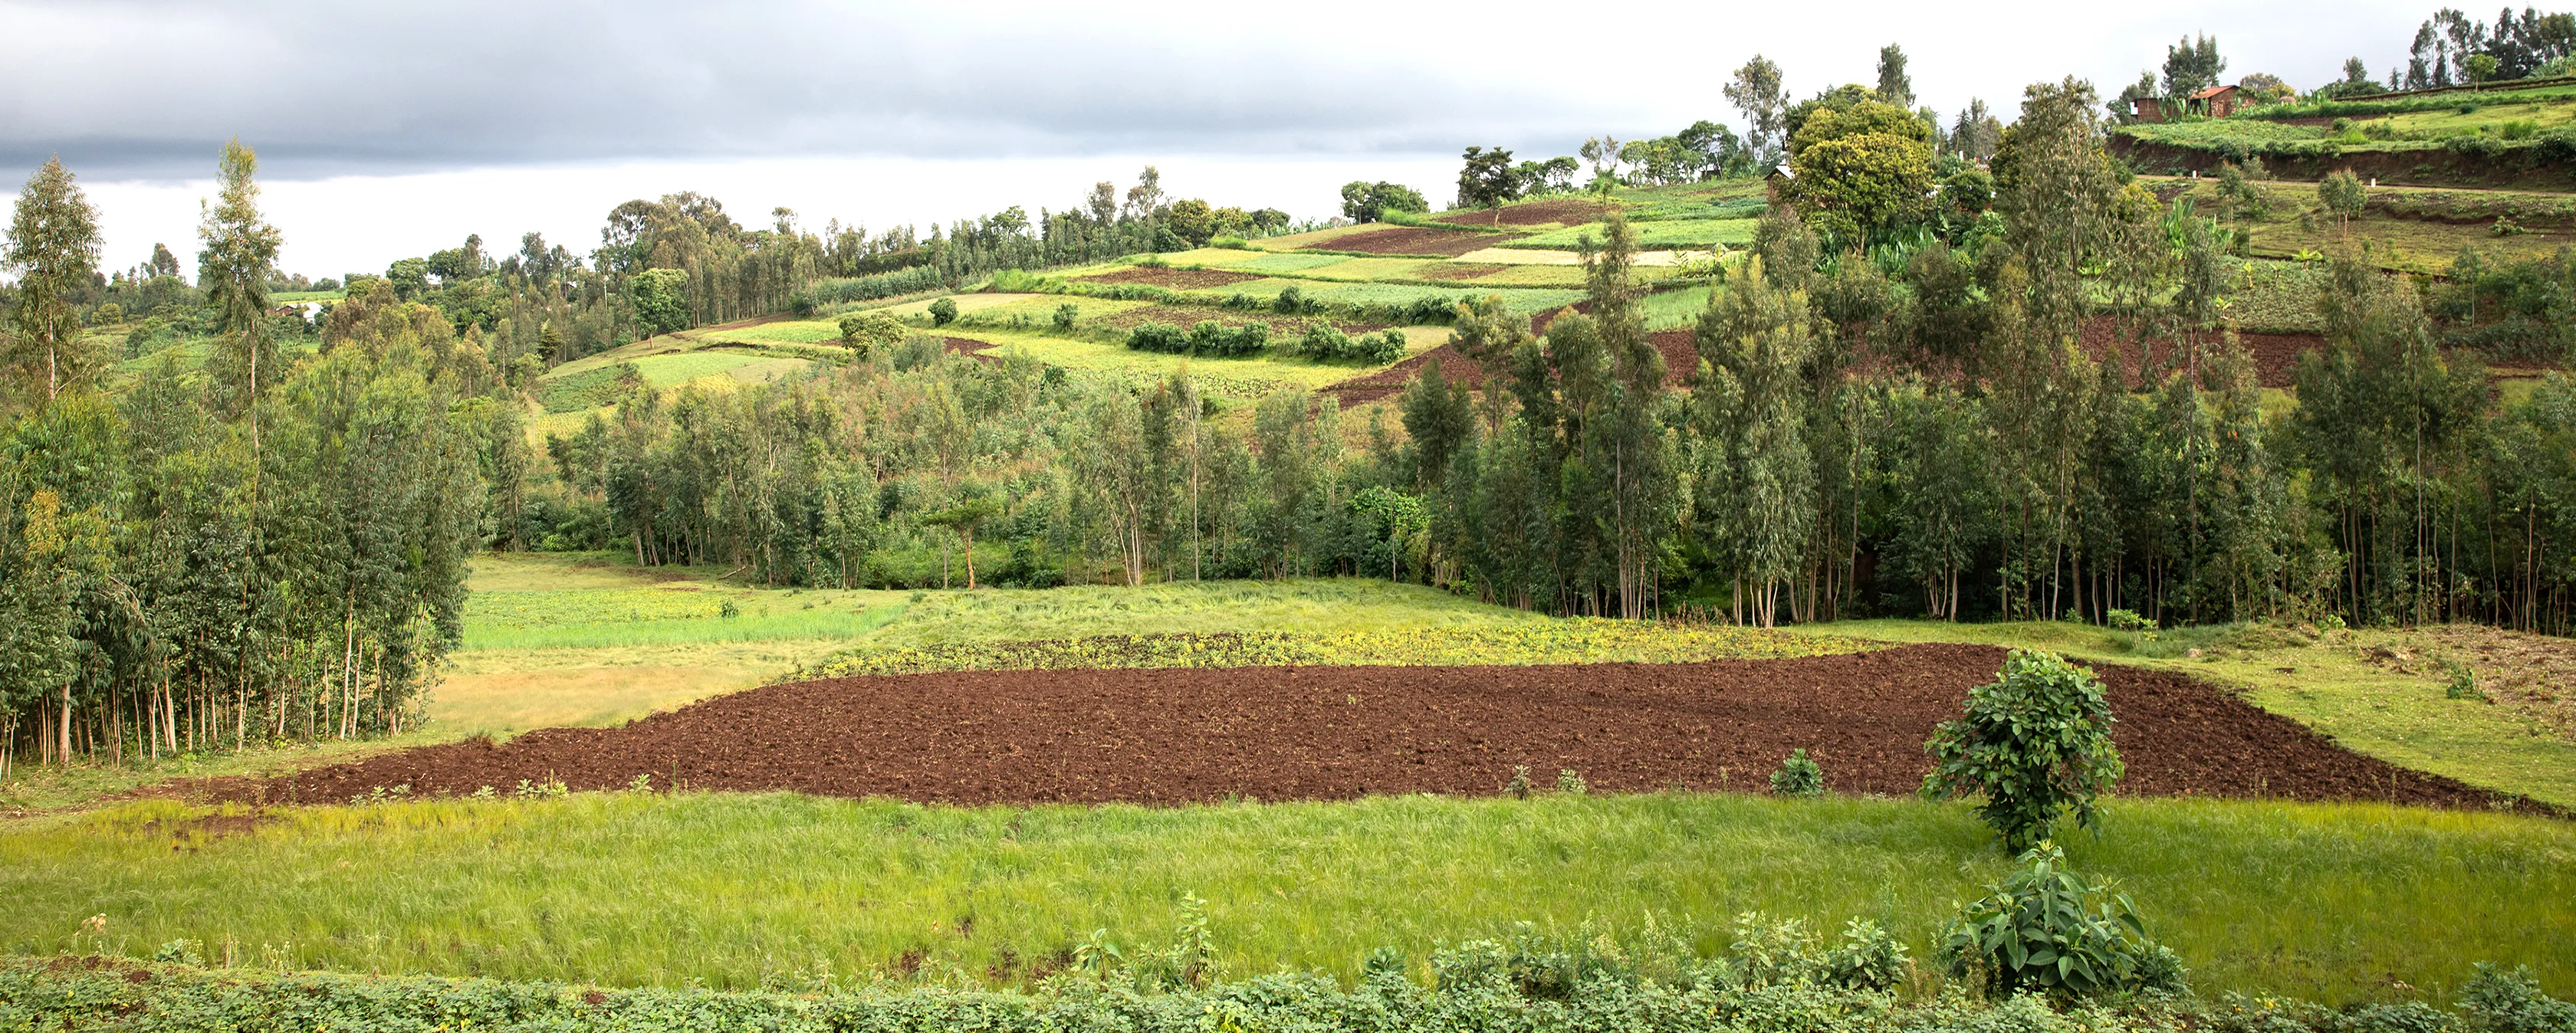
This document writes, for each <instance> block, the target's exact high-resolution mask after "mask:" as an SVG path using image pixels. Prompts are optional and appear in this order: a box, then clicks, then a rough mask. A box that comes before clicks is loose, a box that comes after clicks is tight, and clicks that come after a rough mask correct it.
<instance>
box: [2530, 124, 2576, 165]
mask: <svg viewBox="0 0 2576 1033" xmlns="http://www.w3.org/2000/svg"><path fill="white" fill-rule="evenodd" d="M2531 156H2532V157H2533V158H2535V159H2538V160H2540V161H2544V162H2548V163H2550V164H2553V165H2564V164H2567V163H2570V162H2576V129H2552V130H2550V131H2548V132H2546V133H2542V134H2540V137H2539V139H2538V140H2536V141H2534V142H2533V143H2532V145H2531Z"/></svg>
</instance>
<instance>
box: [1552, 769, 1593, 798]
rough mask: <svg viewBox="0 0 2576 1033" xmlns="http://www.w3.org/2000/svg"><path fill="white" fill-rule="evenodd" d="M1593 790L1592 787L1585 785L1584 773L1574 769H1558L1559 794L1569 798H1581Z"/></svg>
mask: <svg viewBox="0 0 2576 1033" xmlns="http://www.w3.org/2000/svg"><path fill="white" fill-rule="evenodd" d="M1591 790H1592V787H1591V786H1588V785H1585V784H1584V782H1583V775H1582V773H1580V772H1577V771H1575V770H1574V769H1573V768H1559V769H1557V772H1556V791H1557V792H1560V793H1564V794H1565V795H1567V796H1581V795H1583V794H1585V793H1587V792H1590V791H1591Z"/></svg>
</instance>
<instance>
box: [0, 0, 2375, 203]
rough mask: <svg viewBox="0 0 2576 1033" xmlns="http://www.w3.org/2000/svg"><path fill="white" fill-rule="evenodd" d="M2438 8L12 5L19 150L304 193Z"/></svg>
mask: <svg viewBox="0 0 2576 1033" xmlns="http://www.w3.org/2000/svg"><path fill="white" fill-rule="evenodd" d="M2425 2H2426V0H2351V2H2350V3H2348V4H2347V5H2345V8H2343V9H2340V10H2339V15H2338V17H2337V18H2335V19H2332V20H2330V21H2328V22H2326V23H2319V22H2317V20H2316V19H2315V18H2313V17H2312V16H2311V15H2310V14H2309V13H2308V12H2305V11H2303V10H2301V9H2299V8H2297V7H2296V5H2288V6H2283V5H2271V6H2268V7H2267V6H2265V5H2247V4H2244V3H2242V2H2241V0H2174V2H2173V3H2168V4H2160V5H2152V6H2147V7H2141V6H2138V5H2090V6H2081V7H2074V8H2070V7H2068V6H2066V5H2064V4H2062V3H2060V2H2058V0H1993V2H1992V3H1989V4H1986V5H1982V6H1980V7H1979V8H1978V10H1977V11H1976V16H1974V17H1962V16H1961V11H1960V9H1958V8H1956V7H1955V5H1926V4H1919V3H1907V2H1901V0H1854V2H1853V4H1851V5H1849V6H1848V9H1837V11H1836V13H1835V15H1834V16H1833V17H1830V18H1825V19H1819V18H1818V17H1817V15H1816V12H1815V10H1814V9H1812V8H1811V7H1806V6H1801V5H1777V4H1773V5H1749V4H1712V3H1708V2H1706V0H1631V2H1630V3H1627V4H1623V5H1620V6H1619V7H1618V8H1617V9H1616V10H1615V11H1603V10H1595V9H1585V8H1581V7H1580V5H1577V6H1575V7H1568V6H1567V5H1565V4H1563V3H1561V2H1550V3H1545V4H1538V3H1524V2H1521V0H1484V2H1482V3H1479V4H1476V5H1473V6H1469V5H1460V4H1454V3H1407V2H1406V0H1305V2H1302V3H1299V4H1295V5H1287V6H1281V5H1275V4H1271V5H1253V4H1212V3H1205V2H1196V3H1188V2H1180V0H1121V2H1118V3H1098V4H1088V5H1084V4H1068V3H1064V2H1062V0H1048V2H1042V3H1041V2H1028V3H1023V2H1020V0H1008V2H1004V0H983V2H978V3H973V4H942V3H933V2H921V0H911V2H903V3H887V2H872V3H826V2H820V0H769V2H738V3H680V2H672V0H625V2H603V0H567V2H547V0H504V2H496V0H442V2H433V3H404V4H371V3H347V2H345V0H343V2H337V3H319V2H312V0H239V2H231V3H177V2H168V0H80V2H65V0H0V161H6V162H9V163H11V164H14V165H16V166H19V167H25V166H28V165H31V164H33V163H35V162H39V161H42V160H43V158H44V157H45V156H46V155H48V154H55V153H59V154H61V155H62V156H63V158H64V159H65V160H66V161H68V162H71V163H72V164H73V165H74V167H75V168H77V169H79V170H81V171H82V172H83V174H84V175H88V176H93V177H103V178H110V179H151V178H160V177H176V176H200V177H201V176H203V175H205V173H206V170H207V169H208V167H209V161H210V158H211V156H212V155H213V153H214V151H215V148H216V147H217V146H219V145H220V144H221V142H222V141H223V140H224V139H225V138H227V137H231V136H239V137H241V138H242V139H243V140H245V141H247V142H249V143H251V144H252V145H253V146H255V147H257V148H258V149H259V151H260V153H261V156H262V158H263V168H264V171H266V172H268V173H269V174H271V175H277V176H285V177H289V178H311V177H321V176H329V175H335V174H371V173H401V172H414V171H438V170H444V169H454V168H459V167H470V166H520V165H535V164H574V163H582V162H594V161H603V160H634V159H645V160H710V161H724V160H759V159H767V158H778V157H846V158H863V157H884V156H900V157H907V158H961V159H977V158H985V159H989V158H1014V157H1030V156H1080V155H1098V154H1113V153H1128V154H1140V153H1146V154H1150V153H1165V154H1169V153H1197V154H1247V155H1248V154H1261V155H1283V156H1284V155H1319V156H1321V155H1343V156H1365V155H1384V154H1394V153H1410V154H1416V155H1423V154H1432V153H1447V154H1455V153H1457V149H1458V148H1459V147H1460V146H1462V145H1464V144H1468V143H1483V144H1500V145H1503V146H1509V147H1519V148H1524V149H1527V150H1530V151H1539V152H1543V153H1567V152H1570V151H1571V150H1573V148H1574V144H1575V143H1577V142H1579V141H1580V140H1582V139H1583V138H1584V137H1585V136H1588V135H1592V134H1595V133H1601V132H1611V133H1616V134H1617V135H1619V136H1620V137H1622V138H1633V137H1636V136H1638V135H1640V134H1644V135H1654V134H1661V133H1670V132H1673V131H1675V130H1677V129H1679V128H1681V127H1682V126H1685V125H1688V124H1689V123H1690V122H1691V121H1692V120H1695V119H1701V118H1717V119H1732V118H1733V115H1734V113H1733V112H1732V111H1731V110H1730V109H1729V108H1728V107H1727V106H1726V104H1725V102H1724V99H1723V98H1722V97H1721V96H1720V95H1719V89H1718V88H1719V85H1720V84H1721V83H1722V82H1723V81H1724V79H1725V77H1726V74H1727V70H1728V69H1731V68H1733V67H1735V66H1736V65H1738V64H1740V63H1741V62H1742V61H1743V60H1744V59H1745V58H1747V57H1750V56H1751V55H1752V54H1753V53H1755V52H1757V51H1759V52H1762V53H1765V54H1767V55H1768V56H1770V57H1771V58H1773V59H1775V60H1777V61H1778V62H1779V63H1780V64H1781V65H1782V66H1783V67H1784V68H1785V69H1786V70H1787V73H1788V81H1789V86H1790V89H1791V91H1792V93H1794V94H1797V95H1805V94H1807V93H1811V92H1814V91H1816V90H1818V89H1822V88H1826V87H1829V86H1832V85H1833V84H1835V83H1840V82H1858V81H1870V80H1871V77H1872V76H1873V75H1874V72H1873V71H1872V64H1873V62H1874V60H1875V58H1876V55H1877V52H1878V47H1879V46H1880V45H1881V44H1882V43H1885V42H1890V41H1893V42H1899V43H1902V44H1903V45H1904V46H1905V48H1906V50H1907V52H1908V53H1909V54H1910V55H1912V58H1913V62H1912V71H1913V75H1914V82H1915V86H1916V89H1917V92H1918V93H1919V94H1920V95H1921V96H1922V97H1923V98H1924V100H1925V101H1926V102H1927V103H1930V104H1933V105H1935V106H1936V107H1938V108H1940V109H1941V110H1943V111H1955V110H1957V109H1958V108H1959V107H1961V106H1963V105H1965V104H1966V103H1967V101H1968V100H1969V98H1970V97H1972V96H1973V97H1982V98H1984V99H1985V100H1987V101H1988V102H1989V103H1990V104H1992V105H1993V107H1995V108H1996V109H1997V110H1999V111H2001V112H2004V113H2006V114H2007V115H2009V113H2010V112H2011V111H2012V110H2013V108H2014V107H2015V106H2016V105H2017V101H2018V98H2019V97H2020V95H2021V92H2022V88H2023V87H2024V86H2025V85H2027V84H2029V83H2031V82H2034V81H2040V80H2052V81H2053V80H2055V79H2057V78H2058V77H2060V76H2063V75H2067V74H2070V73H2071V74H2074V75H2078V76H2083V77H2088V78H2090V79H2092V81H2094V82H2095V83H2096V84H2098V85H2100V86H2101V88H2102V89H2103V90H2104V91H2105V92H2116V91H2117V90H2118V89H2119V87H2120V85H2121V84H2123V83H2127V82H2130V81H2133V80H2134V79H2135V78H2136V76H2137V74H2138V69H2140V68H2142V67H2151V66H2153V65H2155V64H2157V63H2158V62H2160V61H2161V60H2162V57H2163V53H2164V46H2165V45H2166V44H2167V43H2169V42H2171V41H2172V40H2173V39H2174V38H2175V37H2176V36H2177V35H2181V34H2183V33H2186V32H2189V31H2195V30H2204V29H2205V30H2208V31H2211V32H2213V33H2216V34H2217V35H2219V37H2220V38H2221V40H2222V43H2223V44H2224V45H2225V47H2226V50H2227V52H2228V53H2229V55H2230V56H2231V58H2232V59H2233V63H2232V64H2231V66H2230V73H2229V74H2230V75H2231V76H2232V75H2239V74H2243V73H2245V72H2250V71H2266V72H2272V73H2276V74H2280V75H2282V76H2284V77H2285V78H2288V79H2289V80H2290V81H2291V82H2292V83H2293V84H2296V85H2313V84H2315V83H2319V82H2324V81H2328V80H2330V79H2333V78H2336V77H2338V76H2339V74H2340V71H2339V70H2340V68H2341V62H2342V60H2343V58H2344V57H2345V56H2347V55H2352V54H2363V55H2367V56H2368V57H2369V60H2370V63H2371V67H2372V68H2373V69H2374V70H2379V71H2384V70H2385V67H2386V63H2387V61H2388V60H2389V59H2390V57H2391V56H2392V55H2400V54H2402V52H2403V47H2404V45H2405V42H2406V40H2407V39H2408V38H2410V34H2411V33H2412V31H2413V25H2414V24H2415V22H2416V21H2417V20H2419V19H2420V18H2421V17H2422V13H2421V12H2419V10H2418V5H2419V4H2423V3H2425Z"/></svg>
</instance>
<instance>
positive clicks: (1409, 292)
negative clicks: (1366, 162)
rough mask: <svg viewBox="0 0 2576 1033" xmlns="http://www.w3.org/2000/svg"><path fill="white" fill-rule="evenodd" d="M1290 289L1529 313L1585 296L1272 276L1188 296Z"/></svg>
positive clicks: (1259, 294)
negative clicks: (1486, 298)
mask: <svg viewBox="0 0 2576 1033" xmlns="http://www.w3.org/2000/svg"><path fill="white" fill-rule="evenodd" d="M1290 287H1295V288H1297V292H1298V293H1299V294H1301V295H1304V296H1305V297H1307V298H1309V299H1312V300H1314V301H1318V302H1321V303H1324V304H1327V305H1409V304H1412V303H1413V302H1414V301H1415V300H1416V299H1420V298H1424V297H1441V298H1447V299H1450V300H1453V301H1454V300H1457V299H1459V298H1463V297H1465V296H1467V295H1468V294H1469V293H1471V292H1472V293H1478V294H1493V295H1497V296H1500V297H1501V298H1502V299H1503V304H1504V307H1505V308H1507V309H1509V310H1510V311H1514V312H1522V313H1530V314H1536V313H1540V312H1545V311H1548V310H1550V309H1555V308H1563V307H1564V306H1567V305H1571V304H1573V303H1575V302H1578V301H1581V300H1583V296H1584V295H1583V292H1582V291H1581V290H1577V289H1574V288H1570V287H1568V288H1547V287H1498V288H1489V289H1472V288H1467V287H1446V286H1442V287H1428V286H1417V285H1413V284H1399V283H1371V282H1356V283H1331V282H1324V281H1318V280H1309V279H1291V278H1287V277H1281V276H1270V277H1265V278H1262V279H1259V280H1248V281H1245V282H1243V283H1238V284H1232V285H1230V286H1225V287H1210V288H1206V289H1204V290H1197V291H1192V292H1189V293H1191V294H1192V295H1194V296H1197V297H1203V298H1207V299H1209V300H1211V301H1214V300H1220V299H1223V298H1225V297H1226V296H1227V295H1231V294H1249V295H1251V296H1253V297H1256V298H1266V297H1272V296H1275V295H1277V294H1278V293H1279V292H1280V291H1282V290H1285V289H1287V288H1290Z"/></svg>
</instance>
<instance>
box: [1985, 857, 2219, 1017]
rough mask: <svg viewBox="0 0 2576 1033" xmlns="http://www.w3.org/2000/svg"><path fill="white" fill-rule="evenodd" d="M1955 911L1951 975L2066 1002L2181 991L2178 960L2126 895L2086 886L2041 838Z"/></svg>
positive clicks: (1992, 989)
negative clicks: (2143, 921) (2010, 868)
mask: <svg viewBox="0 0 2576 1033" xmlns="http://www.w3.org/2000/svg"><path fill="white" fill-rule="evenodd" d="M1986 889H1987V890H1988V894H1987V895H1986V896H1985V897H1983V898H1981V899H1979V900H1977V901H1975V902H1974V903H1971V904H1969V905H1967V906H1966V907H1965V908H1964V909H1962V910H1961V912H1960V915H1959V920H1958V921H1957V922H1955V923H1953V924H1952V925H1951V926H1950V928H1949V930H1948V931H1947V932H1946V933H1945V934H1944V935H1943V936H1942V940H1941V950H1942V953H1943V955H1944V956H1946V957H1947V958H1948V959H1949V961H1950V971H1951V974H1952V975H1954V976H1959V977H1963V978H1970V979H1977V980H1981V981H1983V982H1984V983H1985V985H1986V988H1987V989H1988V990H1989V991H1990V992H1994V993H1999V994H2011V993H2021V992H2030V993H2038V994H2045V995H2047V996H2049V997H2050V998H2053V999H2056V1000H2059V1001H2065V1000H2070V999H2073V998H2079V997H2098V996H2102V995H2106V994H2114V993H2121V992H2125V991H2131V990H2162V991H2166V992H2170V993H2180V992H2182V990H2183V971H2182V963H2181V961H2180V960H2178V959H2176V958H2175V957H2174V954H2173V952H2172V951H2170V950H2167V949H2165V948H2164V947H2162V946H2160V945H2158V944H2157V943H2156V942H2155V941H2153V940H2150V939H2148V938H2147V932H2146V927H2145V926H2144V925H2142V924H2140V923H2139V921H2138V917H2137V906H2136V905H2135V904H2132V903H2131V902H2130V901H2129V896H2128V894H2125V893H2114V892H2111V890H2110V888H2109V887H2100V888H2096V887H2093V886H2089V885H2086V884H2085V882H2084V879H2083V877H2081V876H2079V875H2077V874H2075V873H2074V872H2073V871H2070V870H2068V869H2067V867H2066V854H2065V853H2064V852H2063V851H2060V850H2059V849H2058V848H2057V845H2056V844H2054V843H2046V842H2043V843H2041V844H2039V845H2038V846H2036V847H2033V848H2031V849H2030V850H2029V851H2027V852H2025V853H2023V854H2022V855H2021V867H2020V868H2019V869H2017V870H2015V871H2014V872H2013V873H2012V874H2011V875H2008V876H2005V877H2004V881H2003V882H2002V883H2000V884H1997V885H1991V886H1988V887H1986Z"/></svg>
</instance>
